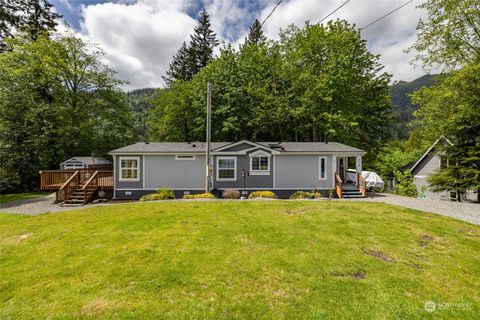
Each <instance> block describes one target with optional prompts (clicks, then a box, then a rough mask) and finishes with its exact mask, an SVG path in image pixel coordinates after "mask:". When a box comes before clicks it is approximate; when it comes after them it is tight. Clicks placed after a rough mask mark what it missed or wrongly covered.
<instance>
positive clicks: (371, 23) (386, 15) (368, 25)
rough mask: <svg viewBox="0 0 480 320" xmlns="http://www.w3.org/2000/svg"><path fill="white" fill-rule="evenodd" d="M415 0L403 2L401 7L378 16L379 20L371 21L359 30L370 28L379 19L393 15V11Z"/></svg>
mask: <svg viewBox="0 0 480 320" xmlns="http://www.w3.org/2000/svg"><path fill="white" fill-rule="evenodd" d="M413 1H414V0H410V1H407V2H405V3H404V4H402V5H401V6H400V7H398V8H396V9H394V10H392V11H390V12H389V13H387V14H385V15H383V16H381V17H380V18H378V19H377V20H375V21H372V22H370V23H369V24H367V25H366V26H365V27H363V28H360V29H358V30H359V31H362V30H365V29H367V28H368V27H370V26H371V25H373V24H375V23H377V22H378V21H380V20H382V19H383V18H386V17H388V16H389V15H391V14H392V13H394V12H396V11H398V10H400V9H402V8H403V7H405V6H406V5H407V4H410V3H412V2H413Z"/></svg>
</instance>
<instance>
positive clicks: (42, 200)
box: [0, 193, 109, 216]
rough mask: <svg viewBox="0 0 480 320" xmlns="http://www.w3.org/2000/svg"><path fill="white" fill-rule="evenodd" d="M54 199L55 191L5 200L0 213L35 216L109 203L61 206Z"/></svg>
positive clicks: (0, 207)
mask: <svg viewBox="0 0 480 320" xmlns="http://www.w3.org/2000/svg"><path fill="white" fill-rule="evenodd" d="M54 201H55V193H52V194H51V195H48V196H46V197H39V198H33V199H28V200H17V201H12V202H7V203H3V204H1V205H0V213H1V212H3V213H17V214H27V215H32V216H35V215H39V214H42V213H48V212H58V211H68V210H78V209H83V208H91V207H96V206H106V205H109V203H89V204H87V205H85V206H81V207H61V206H60V205H58V204H55V203H54Z"/></svg>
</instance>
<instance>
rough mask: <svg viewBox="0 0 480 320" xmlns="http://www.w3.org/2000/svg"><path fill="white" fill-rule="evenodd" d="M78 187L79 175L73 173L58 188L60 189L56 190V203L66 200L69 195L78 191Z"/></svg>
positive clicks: (76, 172)
mask: <svg viewBox="0 0 480 320" xmlns="http://www.w3.org/2000/svg"><path fill="white" fill-rule="evenodd" d="M79 185H80V173H79V172H78V171H75V173H74V174H73V175H72V176H71V177H70V178H69V179H68V180H67V181H65V183H64V184H63V185H62V186H61V187H60V189H58V191H57V195H56V200H57V202H63V201H65V200H66V199H68V197H70V195H71V194H73V193H74V192H75V190H77V189H78V186H79Z"/></svg>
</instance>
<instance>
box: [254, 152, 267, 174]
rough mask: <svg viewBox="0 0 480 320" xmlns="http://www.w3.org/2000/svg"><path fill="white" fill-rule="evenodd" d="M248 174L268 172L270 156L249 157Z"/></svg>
mask: <svg viewBox="0 0 480 320" xmlns="http://www.w3.org/2000/svg"><path fill="white" fill-rule="evenodd" d="M250 174H253V175H255V174H270V158H269V157H263V156H255V157H251V158H250Z"/></svg>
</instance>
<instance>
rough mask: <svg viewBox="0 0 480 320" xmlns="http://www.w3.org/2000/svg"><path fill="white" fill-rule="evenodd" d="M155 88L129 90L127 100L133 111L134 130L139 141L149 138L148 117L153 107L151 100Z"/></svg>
mask: <svg viewBox="0 0 480 320" xmlns="http://www.w3.org/2000/svg"><path fill="white" fill-rule="evenodd" d="M154 92H155V88H143V89H135V90H132V91H128V92H127V100H128V104H129V106H130V108H131V109H132V112H133V132H134V136H135V139H136V140H137V141H146V140H147V130H148V127H147V118H148V112H149V111H150V109H152V104H151V102H150V100H151V98H152V95H153V93H154Z"/></svg>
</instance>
